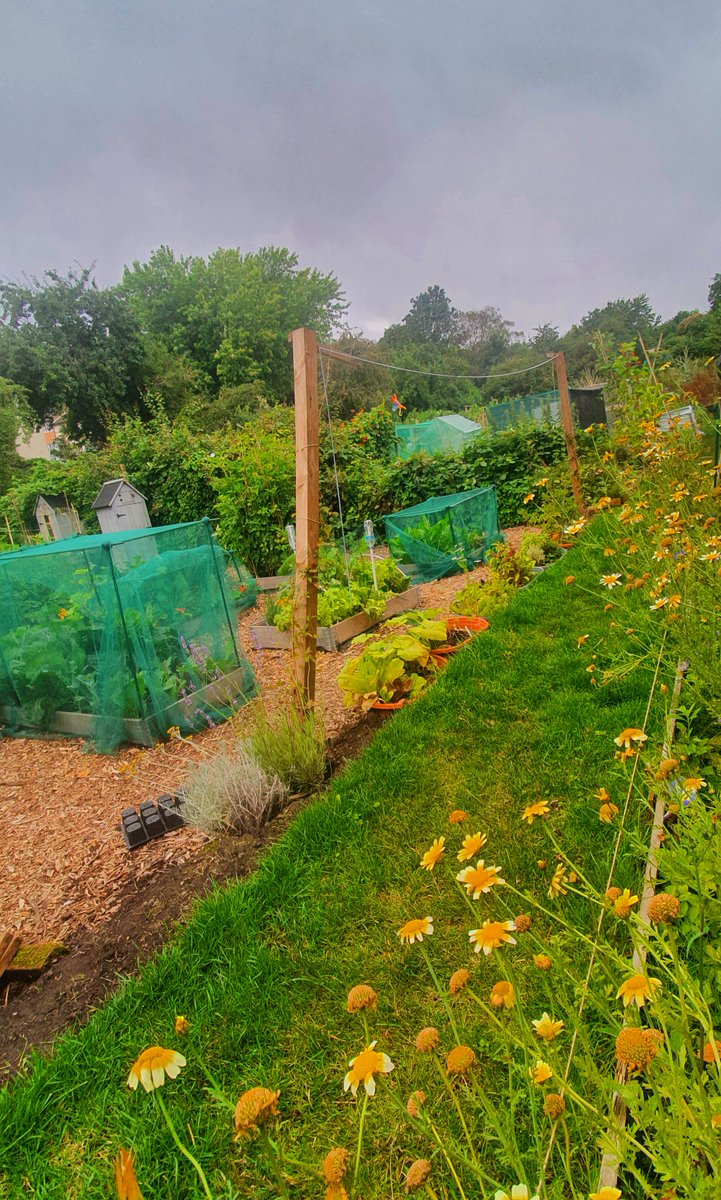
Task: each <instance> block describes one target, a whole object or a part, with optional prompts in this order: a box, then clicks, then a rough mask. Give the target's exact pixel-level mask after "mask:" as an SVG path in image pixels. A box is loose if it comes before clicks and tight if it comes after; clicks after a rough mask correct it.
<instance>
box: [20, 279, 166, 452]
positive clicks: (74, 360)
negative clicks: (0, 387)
mask: <svg viewBox="0 0 721 1200" xmlns="http://www.w3.org/2000/svg"><path fill="white" fill-rule="evenodd" d="M0 375H4V376H7V378H8V379H11V380H13V382H14V383H16V384H19V385H20V386H22V387H23V388H24V389H25V391H26V393H27V398H28V402H29V404H30V406H31V407H32V409H33V411H34V413H35V415H36V417H37V419H38V421H42V420H43V419H44V418H45V417H46V416H48V415H49V414H50V413H58V412H60V411H63V412H64V414H65V422H66V427H67V430H68V432H69V433H71V434H73V435H74V436H75V437H77V438H79V439H81V440H82V439H89V440H90V441H98V440H100V439H102V438H103V437H104V436H105V434H106V433H107V430H108V426H109V421H110V418H111V416H112V415H113V414H118V413H121V412H129V411H131V410H133V409H134V408H136V407H138V406H141V404H142V400H141V392H142V387H143V383H144V381H145V350H144V346H143V339H142V333H141V326H140V324H139V322H138V321H137V319H136V317H135V315H134V314H133V313H132V311H131V310H130V309H129V308H128V306H127V305H126V304H124V303H123V301H122V299H121V297H120V296H119V295H118V293H117V292H116V291H114V290H113V289H101V288H98V287H97V286H96V284H95V283H94V281H93V279H92V275H91V270H90V269H89V268H87V269H85V270H82V271H69V272H68V274H67V276H61V275H59V274H58V273H57V272H56V271H46V272H45V275H44V277H43V280H42V281H40V280H37V279H33V280H31V281H30V283H23V284H20V283H3V284H0Z"/></svg>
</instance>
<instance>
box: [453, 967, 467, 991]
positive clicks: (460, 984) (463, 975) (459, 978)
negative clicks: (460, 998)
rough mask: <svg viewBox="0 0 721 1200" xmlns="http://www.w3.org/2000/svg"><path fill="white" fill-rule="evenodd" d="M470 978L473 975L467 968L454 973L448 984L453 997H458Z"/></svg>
mask: <svg viewBox="0 0 721 1200" xmlns="http://www.w3.org/2000/svg"><path fill="white" fill-rule="evenodd" d="M470 978H471V973H470V971H467V970H466V968H465V967H459V969H458V970H457V971H454V972H453V974H452V975H451V978H450V982H449V984H448V986H449V988H450V991H451V995H452V996H456V995H457V994H458V992H462V991H463V989H464V987H465V986H466V984H467V983H468V980H469V979H470Z"/></svg>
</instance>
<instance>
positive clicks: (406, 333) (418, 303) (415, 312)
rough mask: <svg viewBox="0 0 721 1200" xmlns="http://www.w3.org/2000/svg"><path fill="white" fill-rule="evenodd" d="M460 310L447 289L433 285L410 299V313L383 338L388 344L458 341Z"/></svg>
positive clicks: (439, 344) (384, 342)
mask: <svg viewBox="0 0 721 1200" xmlns="http://www.w3.org/2000/svg"><path fill="white" fill-rule="evenodd" d="M457 316H458V313H457V312H456V309H455V308H453V306H452V304H451V302H450V300H449V299H448V296H447V295H446V293H445V289H444V288H442V287H439V286H438V284H433V285H432V286H431V287H429V288H428V290H427V291H425V292H420V293H419V294H418V295H417V296H414V297H413V299H412V300H411V307H410V310H409V312H407V313H406V315H405V317H404V318H403V320H402V321H401V323H400V324H399V325H391V326H389V328H388V329H386V331H385V333H384V334H383V337H382V339H381V341H382V343H383V344H384V345H386V346H404V345H407V344H408V343H409V342H412V343H414V344H416V345H424V344H425V343H426V342H431V343H433V344H434V345H436V346H447V345H450V344H451V343H452V342H453V341H454V340H455V331H456V319H457Z"/></svg>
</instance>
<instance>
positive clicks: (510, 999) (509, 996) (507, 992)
mask: <svg viewBox="0 0 721 1200" xmlns="http://www.w3.org/2000/svg"><path fill="white" fill-rule="evenodd" d="M515 1003H516V989H515V988H514V986H513V984H512V983H509V982H508V980H507V979H501V980H500V981H499V982H498V983H494V985H493V987H492V988H491V1004H492V1005H493V1007H494V1008H513V1007H514V1005H515Z"/></svg>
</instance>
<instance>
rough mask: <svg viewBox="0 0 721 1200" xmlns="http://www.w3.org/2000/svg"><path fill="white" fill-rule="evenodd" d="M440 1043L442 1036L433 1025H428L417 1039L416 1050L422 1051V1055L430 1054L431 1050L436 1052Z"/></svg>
mask: <svg viewBox="0 0 721 1200" xmlns="http://www.w3.org/2000/svg"><path fill="white" fill-rule="evenodd" d="M439 1041H440V1034H439V1032H438V1030H437V1029H434V1028H433V1026H432V1025H427V1026H426V1028H425V1029H421V1032H420V1033H419V1034H418V1036H417V1037H416V1050H420V1052H421V1054H430V1052H431V1050H435V1048H436V1046H437V1045H438V1043H439Z"/></svg>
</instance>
